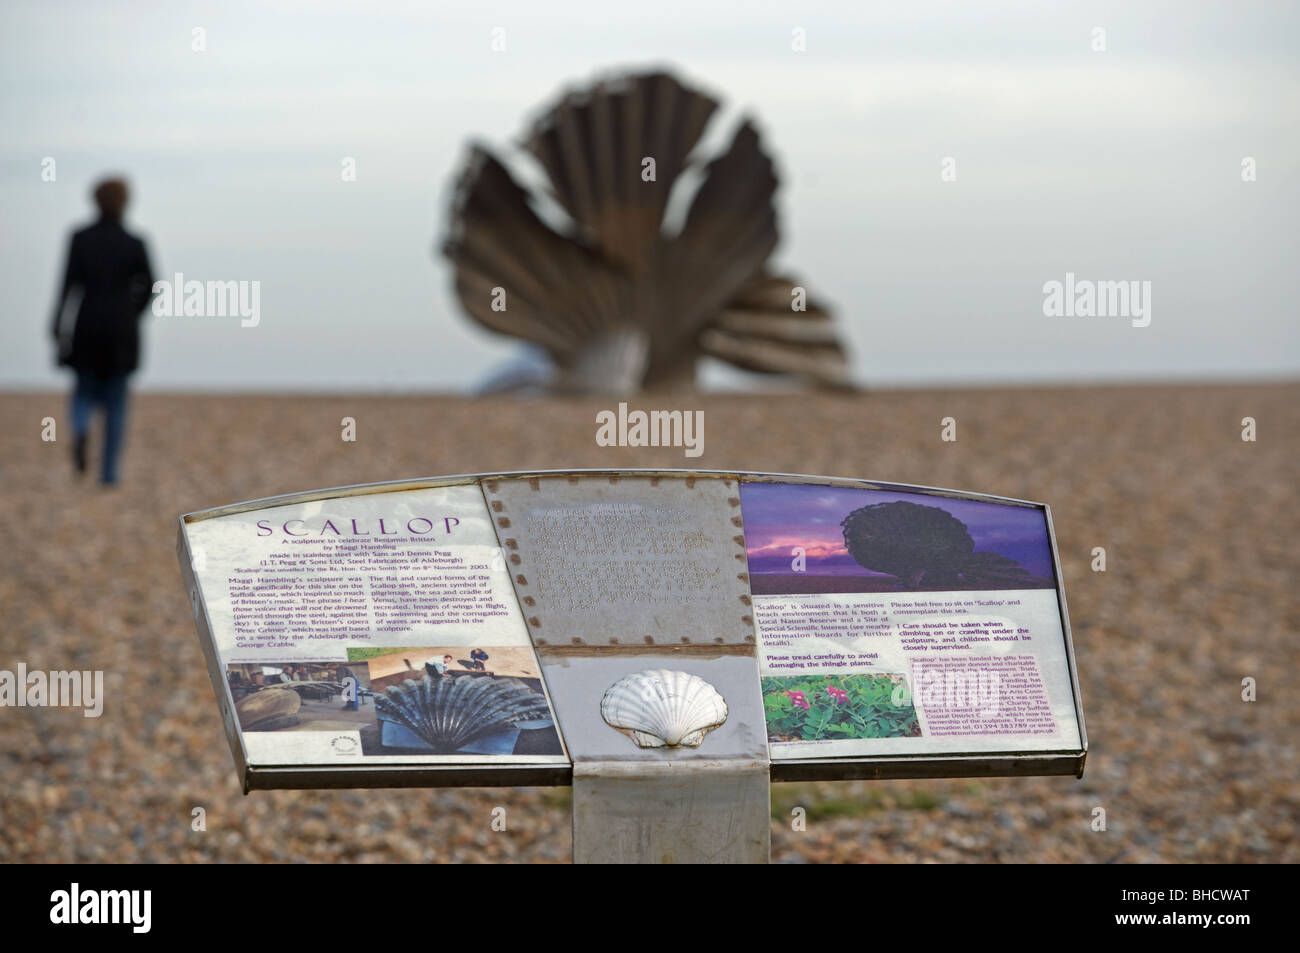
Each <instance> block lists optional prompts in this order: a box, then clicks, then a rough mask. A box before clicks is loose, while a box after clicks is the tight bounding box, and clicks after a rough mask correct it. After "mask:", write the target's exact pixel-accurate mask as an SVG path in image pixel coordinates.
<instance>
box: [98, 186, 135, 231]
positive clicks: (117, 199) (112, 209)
mask: <svg viewBox="0 0 1300 953" xmlns="http://www.w3.org/2000/svg"><path fill="white" fill-rule="evenodd" d="M94 196H95V204H96V205H98V206H99V211H100V214H102V215H103V216H104V217H105V218H111V219H113V220H114V221H116V220H118V219H120V218H121V217H122V213H123V212H124V211H125V210H126V202H127V199H128V198H130V196H131V193H130V190H129V189H128V188H127V186H126V181H125V180H124V179H117V178H113V179H104V180H103V181H101V182H100V183H99V184H98V185H96V186H95V191H94Z"/></svg>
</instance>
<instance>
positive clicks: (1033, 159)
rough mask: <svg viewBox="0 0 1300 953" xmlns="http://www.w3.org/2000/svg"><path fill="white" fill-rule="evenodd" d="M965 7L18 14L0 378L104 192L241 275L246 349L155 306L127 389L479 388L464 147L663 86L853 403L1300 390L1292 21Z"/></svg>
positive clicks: (3, 202) (36, 368)
mask: <svg viewBox="0 0 1300 953" xmlns="http://www.w3.org/2000/svg"><path fill="white" fill-rule="evenodd" d="M979 6H980V7H981V9H979V10H977V9H974V7H975V5H972V4H966V3H954V4H918V3H910V2H909V3H898V4H857V3H845V4H810V3H792V4H781V3H771V4H764V5H761V6H760V5H757V4H727V5H716V4H704V3H699V2H691V3H663V2H658V0H656V2H655V3H652V4H644V5H639V6H633V5H630V4H609V3H602V2H595V3H584V4H563V3H545V4H540V3H521V4H513V5H512V4H492V5H484V4H473V3H467V4H459V3H436V4H433V3H430V4H416V3H386V4H356V5H346V4H329V3H326V4H320V3H279V4H272V5H260V4H253V3H229V2H223V3H190V4H187V3H165V4H163V3H160V4H146V3H103V2H62V3H50V2H32V3H21V2H7V3H5V4H4V5H3V6H0V79H2V85H0V128H3V129H4V130H5V133H4V136H3V139H2V140H0V223H2V225H0V251H2V257H0V286H2V287H3V288H4V291H5V295H4V301H3V305H2V307H3V320H2V321H0V387H5V388H12V387H49V386H55V385H60V384H61V383H62V377H61V376H60V375H59V374H58V372H56V371H55V369H54V368H53V366H52V355H51V346H50V342H49V341H48V338H47V331H46V325H47V322H48V321H49V317H50V310H51V307H52V303H53V297H54V291H55V286H56V283H57V280H58V277H59V275H58V272H59V269H60V268H61V266H62V256H63V254H64V244H65V242H66V233H67V230H68V229H69V228H70V227H71V226H72V225H74V224H80V223H82V222H84V221H86V220H87V219H88V218H89V217H90V205H89V200H88V195H87V193H88V189H89V187H90V185H91V183H92V182H93V181H94V180H95V179H96V178H97V177H98V176H99V175H100V174H102V173H104V172H108V171H119V170H120V171H122V172H125V173H126V174H127V175H128V177H129V178H130V180H131V181H132V183H133V185H134V187H135V192H136V195H135V200H134V202H133V205H132V208H131V210H130V212H129V213H128V217H129V219H130V223H131V225H132V227H134V228H135V229H136V230H137V231H139V232H140V233H142V234H144V235H145V237H146V238H147V240H148V241H149V245H150V250H151V252H152V255H153V259H154V267H155V270H156V271H157V273H158V275H159V276H160V277H170V276H171V275H172V274H173V273H175V272H177V271H180V272H183V273H184V274H185V276H186V278H187V279H188V278H197V279H200V280H208V279H213V280H230V279H234V280H250V281H251V280H258V281H260V282H261V311H262V315H261V323H260V325H259V326H258V327H256V328H241V327H240V326H239V320H238V318H214V317H208V318H183V317H179V318H159V317H152V316H151V317H149V318H148V319H147V320H148V321H149V327H148V329H147V337H146V350H145V359H144V370H143V372H142V373H141V375H140V377H139V382H140V383H141V384H142V385H143V386H145V387H147V388H157V389H162V388H165V389H192V388H202V389H213V388H239V389H282V388H290V389H365V390H377V389H382V390H390V389H421V390H427V389H455V388H462V387H468V386H471V385H473V383H474V382H476V381H478V380H479V379H481V378H482V377H483V376H484V375H485V374H486V373H487V371H488V370H489V369H490V368H491V367H493V366H495V365H497V364H499V363H500V362H501V361H502V360H504V359H506V358H508V357H509V356H510V355H511V354H512V353H513V346H512V345H511V344H510V343H509V342H507V341H505V340H504V339H501V338H497V337H494V336H492V335H489V334H487V333H486V332H481V331H479V330H478V329H477V327H476V326H474V325H471V324H470V322H469V321H468V320H467V319H465V318H464V317H463V316H462V315H461V313H460V312H459V309H458V307H457V305H456V302H455V300H454V297H453V295H452V293H451V276H450V272H449V270H448V268H447V267H446V265H445V264H444V262H443V261H442V260H441V258H440V257H435V255H434V248H435V245H436V244H437V243H438V242H439V241H440V240H441V237H442V235H443V232H444V229H445V225H446V213H447V203H448V198H449V190H450V184H451V182H452V181H453V179H454V177H455V175H456V173H457V171H458V169H459V165H460V162H461V159H462V157H463V155H464V150H465V146H466V143H467V141H468V140H469V139H471V138H477V139H481V140H483V141H485V142H486V143H488V144H489V145H490V146H492V147H493V148H494V150H498V151H500V150H504V149H506V148H507V147H508V144H509V142H511V141H512V140H513V139H514V137H515V136H516V135H517V134H518V133H519V132H520V130H521V129H522V127H523V125H524V120H525V118H526V117H527V116H529V115H531V114H532V113H534V112H535V111H536V110H537V109H538V107H539V106H541V105H542V104H543V103H544V102H546V101H548V100H549V99H550V98H551V97H552V96H553V95H554V94H555V93H556V91H557V90H558V89H559V88H560V87H561V86H562V85H564V84H567V83H579V82H586V81H588V80H589V79H591V78H592V77H593V76H594V75H596V74H597V73H600V72H604V71H608V70H610V69H612V68H617V67H624V66H634V67H646V66H654V65H667V66H671V67H673V68H674V69H675V70H676V71H677V72H678V74H679V76H680V77H681V78H683V79H684V80H686V81H687V82H689V83H693V84H695V85H698V86H699V87H701V88H703V89H705V90H707V91H710V92H712V93H714V94H715V95H718V96H719V97H721V98H722V99H723V100H724V103H725V105H726V107H727V108H726V109H725V110H724V111H723V112H722V113H720V114H719V116H718V117H717V118H715V120H714V125H713V127H712V128H711V135H710V136H709V139H708V142H709V143H710V144H711V143H716V142H718V141H719V140H720V139H721V138H722V137H723V136H725V135H728V134H729V133H730V132H731V130H732V129H733V128H734V122H735V120H736V118H737V117H738V116H739V115H740V113H741V111H744V112H748V113H749V114H751V115H754V116H756V117H757V119H758V122H759V127H760V131H761V134H762V136H763V138H764V142H765V143H766V145H767V147H768V149H769V150H770V151H771V152H772V153H773V154H774V155H775V156H776V157H777V159H778V163H779V169H780V172H781V176H782V189H781V192H780V211H781V224H782V230H783V241H782V245H781V247H780V249H779V251H778V257H777V262H778V263H779V264H781V265H783V266H784V267H785V268H786V269H787V270H789V271H792V272H793V273H794V274H796V275H798V276H799V277H800V278H801V279H802V280H803V282H804V283H805V284H806V285H807V286H808V288H809V289H810V291H811V293H812V294H813V295H815V296H817V297H819V298H823V299H825V300H827V301H829V302H830V303H831V304H832V305H833V306H834V307H835V309H836V311H837V314H838V317H839V319H840V320H841V322H842V328H843V333H844V335H845V337H846V339H847V341H848V343H849V345H850V347H851V348H852V352H853V356H854V360H855V369H856V373H857V376H858V377H859V378H860V379H861V380H862V381H864V382H866V383H867V384H874V385H879V386H886V385H898V384H944V383H955V382H988V383H993V382H1004V381H1013V382H1030V381H1047V380H1070V381H1075V380H1097V379H1132V378H1168V377H1180V378H1216V377H1238V378H1241V377H1259V376H1265V375H1267V376H1276V375H1286V376H1294V375H1295V374H1297V373H1298V372H1300V334H1297V330H1296V301H1297V291H1298V290H1300V288H1298V285H1300V278H1298V275H1300V271H1298V270H1297V257H1298V256H1297V252H1298V251H1300V238H1297V236H1298V235H1300V227H1297V211H1300V202H1297V199H1298V198H1300V175H1298V174H1297V173H1298V172H1300V110H1298V109H1297V105H1298V104H1300V96H1298V95H1297V93H1298V92H1300V75H1298V73H1300V65H1298V64H1300V58H1298V57H1297V45H1298V44H1300V22H1298V21H1300V15H1297V12H1296V7H1295V6H1294V5H1292V4H1284V3H1277V4H1272V3H1233V4H1210V3H1101V4H1087V5H1083V4H1080V5H1073V4H1032V3H1026V4H1000V5H993V4H987V5H985V4H981V5H979ZM194 27H202V28H204V29H205V30H206V41H207V51H206V52H203V53H197V52H194V51H193V50H192V49H191V37H192V32H191V31H192V29H193V28H194ZM494 27H503V28H504V29H505V31H506V32H505V38H506V51H505V52H502V53H497V52H493V51H492V49H491V39H492V30H493V28H494ZM795 27H801V28H803V29H804V30H806V35H807V51H806V52H803V53H797V52H793V51H792V50H791V33H792V30H793V29H794V28H795ZM1094 27H1102V28H1104V29H1105V31H1106V34H1105V40H1106V50H1105V52H1094V51H1093V50H1092V48H1091V44H1092V42H1093V34H1092V30H1093V28H1094ZM46 156H52V157H54V159H55V161H56V163H57V180H56V181H55V182H52V183H51V182H43V181H42V180H41V162H42V159H43V158H44V157H46ZM344 156H351V157H354V158H355V159H356V162H357V181H356V182H343V181H341V176H340V168H341V160H342V158H343V157H344ZM945 156H951V157H953V158H954V159H955V161H956V172H957V178H956V181H954V182H944V181H942V180H941V177H940V171H941V162H942V160H943V158H944V157H945ZM1245 156H1252V157H1254V158H1255V160H1256V162H1257V169H1258V172H1257V175H1258V180H1257V181H1255V182H1252V183H1243V181H1242V178H1241V162H1242V158H1243V157H1245ZM1067 271H1070V272H1074V273H1075V274H1076V275H1077V276H1078V277H1079V278H1080V279H1096V280H1145V281H1150V282H1151V284H1152V302H1151V304H1152V309H1151V310H1152V314H1151V317H1152V321H1151V324H1150V326H1149V327H1146V328H1134V327H1132V326H1131V324H1130V322H1129V321H1128V320H1127V319H1124V318H1100V317H1095V318H1048V317H1045V316H1044V315H1043V309H1042V306H1043V291H1042V287H1043V284H1044V282H1047V281H1051V280H1063V279H1064V276H1065V273H1066V272H1067ZM711 379H712V380H714V381H715V382H718V383H722V384H729V383H733V382H735V381H736V378H735V377H733V376H730V375H720V374H719V375H713V376H712V377H711Z"/></svg>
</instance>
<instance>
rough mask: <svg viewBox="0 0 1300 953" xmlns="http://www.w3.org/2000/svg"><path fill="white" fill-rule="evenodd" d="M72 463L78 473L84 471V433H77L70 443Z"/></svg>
mask: <svg viewBox="0 0 1300 953" xmlns="http://www.w3.org/2000/svg"><path fill="white" fill-rule="evenodd" d="M72 465H73V466H74V467H76V468H77V472H78V473H85V472H86V435H85V434H84V433H83V434H78V435H77V437H76V438H75V439H74V440H73V443H72Z"/></svg>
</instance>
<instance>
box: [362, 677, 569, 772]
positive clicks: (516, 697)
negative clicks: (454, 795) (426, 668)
mask: <svg viewBox="0 0 1300 953" xmlns="http://www.w3.org/2000/svg"><path fill="white" fill-rule="evenodd" d="M375 710H376V711H377V713H378V714H379V716H380V717H381V718H384V719H386V720H388V721H391V722H395V723H396V724H399V725H402V726H403V727H405V728H407V729H409V730H410V731H411V732H413V733H414V734H415V735H416V736H417V737H419V738H420V740H422V741H423V742H424V743H425V744H427V745H429V747H431V748H432V749H433V750H434V751H435V752H437V753H438V754H451V753H453V752H455V751H457V750H459V749H460V748H463V747H464V746H465V745H467V744H469V743H470V742H472V741H477V740H478V739H479V738H482V737H485V736H486V735H491V734H496V733H498V732H500V731H505V730H507V729H510V728H514V727H517V726H518V725H519V723H520V722H526V721H535V720H540V719H549V718H550V717H551V710H550V707H549V706H548V705H547V704H546V699H545V698H543V697H542V696H541V695H539V694H537V693H536V692H534V691H533V690H532V689H530V688H529V687H528V686H527V685H525V684H523V683H522V682H520V681H517V680H515V679H509V678H506V679H497V678H468V677H462V678H441V677H439V678H430V677H428V676H426V677H424V678H422V679H420V680H419V681H416V680H414V679H408V680H407V681H406V682H404V683H403V684H401V685H393V686H391V687H390V688H388V690H387V691H385V692H384V694H382V695H378V694H377V695H375Z"/></svg>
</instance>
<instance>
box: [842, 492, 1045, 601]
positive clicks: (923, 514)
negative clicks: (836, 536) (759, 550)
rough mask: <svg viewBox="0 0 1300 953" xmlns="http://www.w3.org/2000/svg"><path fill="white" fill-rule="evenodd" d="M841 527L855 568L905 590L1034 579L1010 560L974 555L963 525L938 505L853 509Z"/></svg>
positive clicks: (1015, 585) (991, 585)
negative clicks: (884, 577) (887, 576)
mask: <svg viewBox="0 0 1300 953" xmlns="http://www.w3.org/2000/svg"><path fill="white" fill-rule="evenodd" d="M840 526H841V527H842V528H843V530H844V545H845V548H847V549H848V551H849V555H850V556H852V557H853V558H854V559H855V560H856V561H857V563H858V565H860V566H862V567H863V568H865V569H870V570H872V571H873V572H883V573H889V574H890V575H891V576H896V577H897V578H898V580H899V581H900V582H901V583H902V585H903V587H904V588H907V589H920V588H926V589H933V588H943V587H949V586H951V587H957V586H976V587H981V588H1006V589H1016V588H1021V587H1023V586H1025V585H1026V584H1029V583H1031V582H1032V581H1033V577H1032V576H1031V575H1030V574H1029V573H1028V572H1027V571H1026V570H1025V569H1024V568H1023V567H1022V566H1021V565H1020V564H1019V563H1018V562H1016V561H1015V560H1014V559H1008V558H1007V557H1006V556H1002V555H1000V554H998V553H993V552H975V541H974V540H973V539H972V538H971V535H970V533H969V532H967V530H966V524H965V523H963V522H962V521H961V520H959V519H957V517H955V516H953V515H952V514H951V513H949V512H948V511H947V510H945V509H942V508H940V507H937V506H922V505H920V504H917V503H906V502H903V501H898V502H894V503H874V504H872V505H870V506H864V507H861V508H860V509H856V510H854V511H853V512H852V513H850V514H849V515H848V516H846V517H845V518H844V520H843V522H841V523H840Z"/></svg>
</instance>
